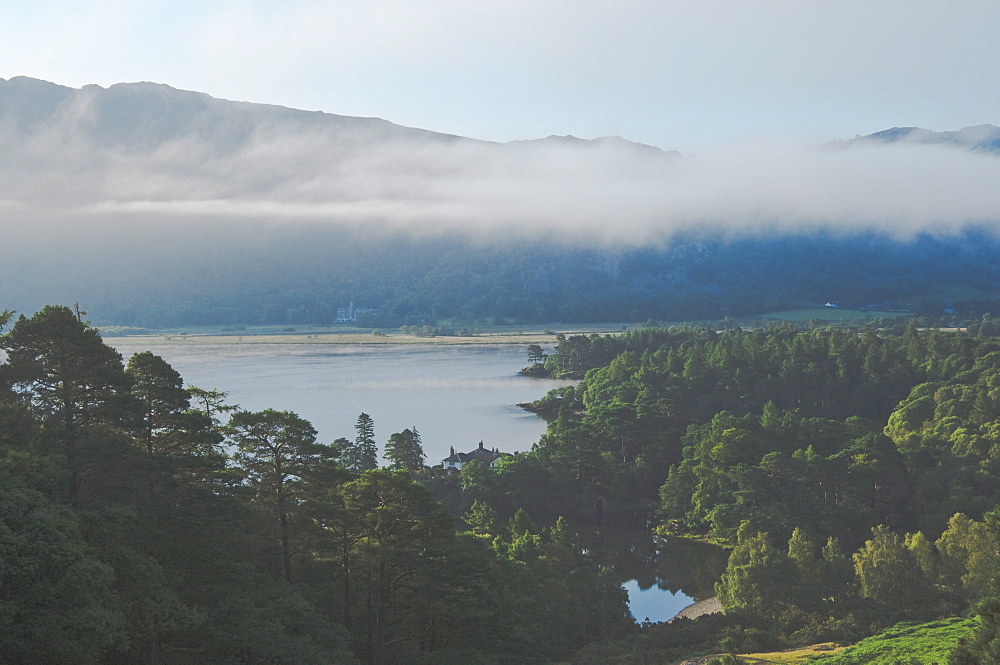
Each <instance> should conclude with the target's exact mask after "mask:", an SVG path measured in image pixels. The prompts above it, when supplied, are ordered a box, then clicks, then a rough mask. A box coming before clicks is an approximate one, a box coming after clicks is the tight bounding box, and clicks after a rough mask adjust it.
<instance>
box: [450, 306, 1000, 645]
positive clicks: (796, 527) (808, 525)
mask: <svg viewBox="0 0 1000 665" xmlns="http://www.w3.org/2000/svg"><path fill="white" fill-rule="evenodd" d="M988 332H989V330H988V326H986V325H985V324H984V325H983V326H980V327H978V328H977V329H976V330H975V331H974V334H970V333H966V332H963V331H957V332H941V331H938V330H933V329H919V328H917V327H916V325H914V324H912V323H911V324H910V325H908V326H906V327H903V328H901V329H900V330H899V331H898V332H886V331H877V330H874V329H870V328H860V329H823V328H815V327H812V329H800V328H797V327H794V326H790V325H775V326H771V327H768V328H762V329H758V330H740V329H732V330H725V331H719V330H715V329H703V328H702V329H699V328H662V327H656V326H645V327H641V328H639V329H636V330H632V331H628V332H626V333H624V334H622V335H616V336H597V335H590V336H583V335H578V336H572V337H567V338H564V339H561V340H560V342H559V345H558V346H557V348H556V351H555V353H553V354H552V355H550V356H549V358H547V359H546V361H545V367H546V369H547V370H549V371H550V373H552V374H554V375H560V374H561V375H566V376H573V375H576V376H582V377H583V378H582V380H581V381H580V382H579V384H578V385H576V386H574V387H571V388H570V387H567V388H560V389H558V390H556V391H552V392H551V393H550V394H549V395H547V396H546V397H545V398H543V399H542V400H539V401H538V402H537V403H535V404H534V405H533V408H534V409H535V410H537V411H538V412H539V413H543V414H545V415H546V417H548V418H549V419H550V423H549V428H548V431H547V433H546V434H545V435H544V436H543V437H542V439H541V440H540V441H539V442H538V444H537V445H536V446H535V448H534V449H533V450H532V451H531V453H530V455H526V456H521V458H520V459H518V460H517V461H516V463H512V464H511V465H510V467H509V468H508V467H505V466H504V465H500V466H499V468H497V469H495V470H494V471H493V472H492V473H491V474H486V475H485V477H484V475H483V474H481V473H479V474H477V475H476V476H475V477H473V476H472V474H470V477H469V478H468V479H467V482H466V485H467V486H468V487H469V488H480V489H479V490H478V491H479V492H480V495H482V494H483V493H484V492H485V493H486V494H487V495H490V494H489V493H490V492H492V493H493V494H492V496H495V497H496V499H495V502H496V503H495V504H494V505H497V506H502V505H503V502H504V498H503V497H504V494H505V493H506V494H507V495H509V494H510V493H513V494H514V495H515V496H518V498H519V501H521V502H522V503H523V505H525V506H528V507H529V508H530V509H531V510H534V511H536V513H535V514H536V515H543V514H546V513H547V514H555V513H565V514H569V513H580V514H589V513H592V510H593V508H592V507H593V505H594V503H595V500H606V502H607V503H606V506H607V508H608V509H609V510H618V511H625V512H635V511H640V512H642V511H645V512H646V513H647V514H648V513H652V512H655V513H656V514H657V516H658V518H659V521H660V527H659V530H660V532H661V533H663V534H665V535H668V537H675V536H695V537H708V538H710V539H714V540H715V541H717V542H721V543H723V544H727V545H729V546H731V547H732V548H733V550H732V554H731V556H730V561H729V568H728V570H727V571H726V573H725V575H724V576H723V578H722V580H721V581H720V583H719V585H718V587H717V591H718V594H719V597H720V599H721V600H722V602H723V605H724V607H725V608H726V611H727V613H728V615H729V616H730V617H731V622H730V624H731V626H742V627H741V628H738V629H737V628H732V629H731V630H732V631H736V632H734V633H732V634H733V635H738V636H741V637H740V639H739V640H737V642H740V640H742V642H740V643H741V644H745V645H746V646H748V647H750V646H767V645H770V646H783V645H788V644H791V643H795V642H797V641H798V642H802V641H806V640H809V639H814V638H816V639H819V638H823V639H834V638H838V639H843V638H845V637H856V636H858V635H860V634H861V633H862V632H864V631H865V630H866V628H865V627H870V626H875V625H880V624H881V625H885V624H886V623H890V622H892V621H894V620H898V619H900V618H907V617H910V618H920V617H933V616H936V615H938V614H948V613H957V612H960V611H962V610H963V609H964V608H968V607H970V606H972V605H973V604H974V603H976V602H979V601H980V600H982V599H983V598H987V599H988V598H990V597H991V594H997V593H998V592H1000V589H998V588H997V577H996V576H997V573H996V571H997V570H1000V568H998V567H997V564H998V563H1000V562H998V561H996V560H995V556H996V555H995V552H996V551H997V543H998V541H997V534H998V533H1000V532H998V531H997V527H996V521H997V514H998V512H997V511H998V509H997V506H998V505H1000V481H998V474H997V471H998V468H997V466H996V465H997V460H998V459H1000V452H998V450H1000V449H998V447H997V445H998V444H997V441H998V438H1000V437H998V432H1000V399H998V397H997V394H998V393H997V390H996V386H997V385H998V382H1000V378H998V377H1000V341H998V340H997V339H996V338H993V337H989V336H988V335H987V333H988ZM463 476H464V474H463ZM545 484H552V485H554V486H556V487H559V488H560V490H559V491H556V492H549V493H545V494H537V493H534V492H532V488H533V487H539V486H544V485H545ZM987 606H988V603H987V604H986V605H984V607H987ZM741 622H742V623H741ZM716 628H717V629H719V628H718V627H716ZM657 630H662V631H663V632H664V634H666V633H670V634H672V635H675V636H676V633H677V631H678V630H680V629H679V628H676V627H673V628H666V627H664V628H662V629H657ZM755 631H756V632H755ZM760 631H764V632H760ZM765 634H766V635H767V636H768V638H767V639H758V638H760V637H761V636H763V635H765ZM754 635H756V636H757V637H753V636H754ZM664 639H666V638H664ZM982 640H983V643H984V644H993V643H994V642H992V641H991V640H994V638H993V637H990V636H988V635H986V636H984V637H983V638H982ZM982 648H984V649H985V648H987V647H982ZM650 662H655V660H654V661H650Z"/></svg>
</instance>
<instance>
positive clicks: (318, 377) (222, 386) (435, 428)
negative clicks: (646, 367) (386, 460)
mask: <svg viewBox="0 0 1000 665" xmlns="http://www.w3.org/2000/svg"><path fill="white" fill-rule="evenodd" d="M107 342H108V343H109V344H110V345H112V346H114V347H115V348H116V349H117V350H118V351H119V352H120V353H121V354H122V356H123V357H124V358H125V360H126V361H127V360H128V358H129V356H131V355H132V354H133V353H136V352H140V351H147V350H148V351H152V352H153V353H156V354H157V355H160V356H162V357H163V358H164V359H165V360H166V361H167V362H169V363H170V364H171V365H172V366H173V367H174V369H176V370H177V371H178V372H180V374H181V376H182V377H183V378H184V382H185V385H193V386H197V387H199V388H209V389H215V390H222V391H225V392H227V393H229V397H228V401H229V403H231V404H238V405H239V406H240V407H241V408H243V409H247V410H251V411H260V410H262V409H267V408H272V409H278V410H289V411H294V412H296V413H298V414H299V415H300V416H302V417H303V418H305V419H307V420H309V421H310V422H311V423H312V424H313V426H314V427H315V428H316V429H317V431H318V432H319V440H320V441H322V442H324V443H330V442H332V441H333V440H334V439H336V438H338V437H346V438H349V439H352V440H353V439H354V436H355V434H356V432H355V430H354V424H355V421H356V420H357V417H358V414H359V413H361V412H362V411H363V412H365V413H367V414H369V415H370V416H371V417H372V418H373V419H374V421H375V437H376V439H377V440H378V442H379V447H380V449H381V447H382V446H384V444H385V442H386V441H387V440H388V438H389V435H390V434H392V433H394V432H400V431H402V430H403V429H405V428H407V427H414V426H415V427H416V428H417V429H418V430H419V432H420V435H421V437H422V439H423V445H424V451H425V452H426V454H427V463H428V464H429V465H436V464H439V463H440V461H441V460H442V459H443V458H444V457H447V456H448V452H449V447H450V446H454V447H455V449H456V450H459V451H469V450H472V449H473V448H475V447H476V446H478V444H479V442H480V441H483V443H484V445H485V446H487V447H489V448H499V449H500V450H502V451H504V452H515V451H519V450H527V449H529V448H530V447H531V445H532V444H533V443H534V442H535V441H537V440H538V437H539V436H540V435H541V434H543V433H544V432H545V421H543V420H542V419H541V418H539V417H538V416H536V415H534V414H531V413H527V412H525V411H523V410H522V409H520V408H518V407H517V403H518V402H526V401H530V400H533V399H537V398H539V397H541V396H542V395H544V394H545V393H546V392H547V391H548V390H550V389H551V388H555V387H557V386H561V385H566V383H567V382H565V381H557V380H548V379H530V378H526V377H522V376H519V375H518V374H517V372H518V370H520V368H521V367H523V366H524V365H526V364H527V358H526V353H525V347H524V346H522V345H519V344H518V345H449V346H431V345H427V346H408V345H407V346H403V345H391V344H390V345H365V346H354V345H341V344H296V345H288V344H197V345H194V344H182V343H181V344H178V343H155V342H151V341H147V340H137V339H128V338H115V337H109V338H107Z"/></svg>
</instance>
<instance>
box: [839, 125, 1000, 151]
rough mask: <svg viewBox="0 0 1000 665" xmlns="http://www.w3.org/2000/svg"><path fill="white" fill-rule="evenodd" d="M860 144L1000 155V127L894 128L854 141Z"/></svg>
mask: <svg viewBox="0 0 1000 665" xmlns="http://www.w3.org/2000/svg"><path fill="white" fill-rule="evenodd" d="M854 141H855V142H858V143H918V144H935V143H936V144H945V145H953V146H957V147H961V148H966V149H969V150H976V151H981V152H991V153H1000V127H995V126H993V125H976V126H975V127H965V128H963V129H959V130H958V131H953V132H934V131H931V130H929V129H923V128H921V127H893V128H892V129H885V130H882V131H881V132H875V133H874V134H868V135H867V136H861V137H858V138H856V139H854Z"/></svg>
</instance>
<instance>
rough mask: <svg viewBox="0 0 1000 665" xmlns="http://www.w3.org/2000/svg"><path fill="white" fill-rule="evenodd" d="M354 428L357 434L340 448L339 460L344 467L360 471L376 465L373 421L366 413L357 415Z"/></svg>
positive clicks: (376, 453) (376, 455) (376, 456)
mask: <svg viewBox="0 0 1000 665" xmlns="http://www.w3.org/2000/svg"><path fill="white" fill-rule="evenodd" d="M354 429H356V430H357V436H356V437H355V438H354V442H353V443H348V444H347V445H343V446H342V447H341V449H340V462H341V464H343V465H344V466H345V467H346V468H348V469H350V470H352V471H357V472H362V471H369V470H371V469H375V468H377V467H378V445H377V444H376V443H375V421H373V420H372V417H371V416H369V415H368V414H367V413H361V414H360V415H358V422H357V423H355V425H354Z"/></svg>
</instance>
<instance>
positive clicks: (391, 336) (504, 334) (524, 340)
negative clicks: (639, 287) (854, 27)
mask: <svg viewBox="0 0 1000 665" xmlns="http://www.w3.org/2000/svg"><path fill="white" fill-rule="evenodd" d="M622 330H623V326H620V325H619V326H615V325H614V324H608V325H607V326H586V327H584V326H580V327H578V328H574V329H565V330H563V329H560V330H555V329H546V330H541V331H531V330H518V331H497V332H481V333H478V334H476V335H464V336H463V335H437V336H421V335H414V334H407V333H402V332H398V331H389V332H384V333H381V334H377V335H376V334H372V333H363V332H331V331H316V330H303V331H301V332H300V331H295V332H270V331H264V332H257V331H254V330H246V331H237V332H230V331H220V332H216V331H178V332H173V331H141V332H140V331H127V330H116V329H108V330H102V331H101V334H102V336H103V337H105V338H106V339H108V341H115V340H118V341H135V342H143V343H145V344H191V345H194V344H352V345H387V344H403V345H422V346H427V345H442V346H443V345H459V344H477V345H484V344H547V345H552V344H555V343H556V341H557V340H556V335H558V334H563V335H590V334H594V333H597V334H612V333H620V332H622Z"/></svg>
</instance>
